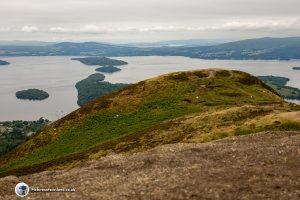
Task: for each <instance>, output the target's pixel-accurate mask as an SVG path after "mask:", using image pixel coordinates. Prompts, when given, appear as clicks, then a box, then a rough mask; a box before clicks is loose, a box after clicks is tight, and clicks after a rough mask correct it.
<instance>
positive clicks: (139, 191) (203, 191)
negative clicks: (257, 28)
mask: <svg viewBox="0 0 300 200" xmlns="http://www.w3.org/2000/svg"><path fill="white" fill-rule="evenodd" d="M299 169H300V132H277V133H269V134H268V133H263V134H262V133H261V134H255V135H248V136H240V137H232V138H227V139H223V140H219V141H215V142H210V143H203V144H170V145H163V146H159V147H156V148H154V149H152V150H150V151H147V152H141V153H136V154H133V155H118V154H111V155H108V156H106V157H103V158H101V159H99V160H96V161H91V162H87V163H82V164H80V165H77V166H76V167H74V168H72V169H65V170H61V171H45V172H42V173H38V174H32V175H26V176H23V177H15V176H9V177H5V178H2V179H0V185H1V188H2V189H1V190H0V198H1V199H18V198H17V196H16V195H15V193H14V186H15V185H16V183H18V182H20V181H23V182H25V183H27V184H28V185H29V186H30V187H31V188H75V189H76V191H75V192H51V193H50V192H39V193H34V192H32V191H31V192H30V193H29V195H28V196H27V197H26V199H51V200H52V199H118V200H120V199H131V200H132V199H230V200H231V199H299V197H300V173H299Z"/></svg>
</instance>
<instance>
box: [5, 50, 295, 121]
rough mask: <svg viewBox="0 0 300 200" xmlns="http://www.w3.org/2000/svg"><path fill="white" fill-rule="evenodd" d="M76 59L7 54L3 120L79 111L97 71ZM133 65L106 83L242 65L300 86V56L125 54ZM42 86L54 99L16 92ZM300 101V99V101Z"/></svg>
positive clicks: (48, 117)
mask: <svg viewBox="0 0 300 200" xmlns="http://www.w3.org/2000/svg"><path fill="white" fill-rule="evenodd" d="M71 58H72V57H10V58H1V59H3V60H6V61H8V62H10V63H11V64H10V65H7V66H0V121H5V120H17V119H20V120H36V119H38V118H39V117H45V118H47V119H50V120H55V119H58V118H61V117H62V116H64V115H66V114H68V113H70V112H72V111H73V110H76V109H77V108H78V106H77V103H76V101H77V91H76V88H75V84H76V83H77V82H78V81H80V80H82V79H84V78H86V77H87V76H89V75H90V74H93V73H95V71H94V70H95V68H97V67H96V66H95V67H92V66H86V65H83V64H81V63H80V62H78V61H73V60H71ZM117 59H121V60H124V61H127V62H128V63H129V64H128V65H126V66H122V67H120V68H122V71H120V72H117V73H115V74H105V75H106V79H105V80H106V81H109V82H113V83H135V82H138V81H141V80H144V79H148V78H151V77H155V76H157V75H161V74H165V73H169V72H175V71H185V70H194V69H205V68H224V69H237V70H242V71H246V72H249V73H252V74H254V75H274V76H283V77H287V78H290V79H291V81H290V82H289V83H288V85H289V86H293V87H297V88H300V71H296V70H292V67H295V66H300V60H291V61H252V60H250V61H235V60H201V59H191V58H185V57H159V56H149V57H119V58H117ZM29 88H38V89H42V90H45V91H47V92H48V93H49V94H50V97H49V98H48V99H46V100H44V101H28V100H19V99H17V98H16V97H15V92H16V91H19V90H24V89H29ZM294 102H296V103H300V102H299V101H294Z"/></svg>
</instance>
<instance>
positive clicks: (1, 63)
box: [0, 60, 10, 65]
mask: <svg viewBox="0 0 300 200" xmlns="http://www.w3.org/2000/svg"><path fill="white" fill-rule="evenodd" d="M9 64H10V63H9V62H6V61H4V60H0V65H9Z"/></svg>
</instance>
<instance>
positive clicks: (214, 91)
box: [0, 69, 300, 176]
mask: <svg viewBox="0 0 300 200" xmlns="http://www.w3.org/2000/svg"><path fill="white" fill-rule="evenodd" d="M297 110H300V108H299V106H296V105H294V104H289V103H286V102H284V101H283V100H282V98H281V97H280V96H279V95H278V94H277V93H276V92H275V91H274V90H273V89H272V88H270V87H269V86H267V85H265V84H264V83H263V82H261V81H260V80H259V79H257V78H255V77H253V76H251V75H249V74H247V73H244V72H240V71H226V70H221V69H208V70H201V71H189V72H177V73H172V74H168V75H163V76H159V77H157V78H153V79H149V80H145V81H142V82H140V83H137V84H133V85H130V86H128V87H126V88H124V89H121V90H119V91H116V92H113V93H111V94H109V95H106V96H104V97H102V98H99V99H97V100H94V101H92V102H90V103H88V104H87V105H85V106H83V107H82V108H80V109H78V110H76V111H74V112H73V113H71V114H69V115H67V116H66V117H64V118H62V119H60V120H58V121H56V122H54V123H52V124H51V125H49V126H48V127H46V128H45V129H44V130H43V131H41V132H40V133H39V134H36V135H34V136H32V137H31V138H29V139H28V141H27V142H25V143H24V144H22V145H20V146H19V147H17V148H16V149H15V150H13V151H11V152H10V153H8V154H6V155H4V156H1V157H0V176H6V175H11V174H15V175H24V174H31V173H35V172H39V171H44V170H53V169H61V168H66V167H70V166H73V165H74V164H76V163H78V162H83V161H88V160H93V159H98V158H101V157H102V156H105V155H107V154H109V153H110V152H115V153H132V152H139V151H144V150H147V149H151V148H153V147H156V146H159V145H162V144H169V143H178V142H186V143H191V142H192V143H195V142H196V143H198V142H209V141H212V140H216V139H220V138H224V137H228V136H234V135H235V136H238V135H245V134H250V133H256V132H261V131H275V130H279V131H280V130H284V131H287V130H300V123H299V122H294V121H291V120H289V118H286V117H282V116H280V113H284V112H290V111H297Z"/></svg>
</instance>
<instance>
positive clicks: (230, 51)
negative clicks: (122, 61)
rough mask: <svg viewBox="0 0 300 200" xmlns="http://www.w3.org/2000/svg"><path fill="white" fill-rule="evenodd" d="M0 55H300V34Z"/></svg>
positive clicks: (4, 49) (3, 50) (7, 50)
mask: <svg viewBox="0 0 300 200" xmlns="http://www.w3.org/2000/svg"><path fill="white" fill-rule="evenodd" d="M0 56H186V57H192V58H201V59H236V60H240V59H242V60H243V59H256V60H257V59H262V60H290V59H300V37H289V38H258V39H248V40H240V41H236V42H229V43H224V44H218V45H209V46H199V45H198V46H197V45H192V44H190V45H188V46H159V47H135V46H131V45H128V46H125V45H117V44H106V43H96V42H84V43H72V42H63V43H57V44H53V45H48V46H9V45H6V46H0Z"/></svg>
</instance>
